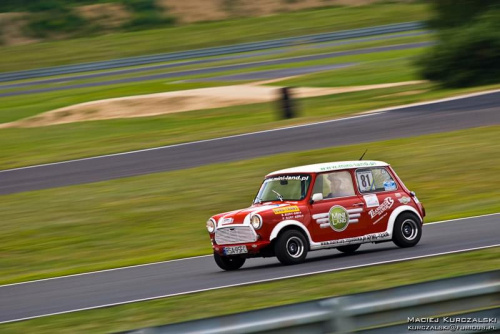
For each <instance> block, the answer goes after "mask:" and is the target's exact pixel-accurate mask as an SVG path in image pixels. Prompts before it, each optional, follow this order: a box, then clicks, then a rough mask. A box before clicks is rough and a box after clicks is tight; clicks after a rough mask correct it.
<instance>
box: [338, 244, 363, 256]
mask: <svg viewBox="0 0 500 334" xmlns="http://www.w3.org/2000/svg"><path fill="white" fill-rule="evenodd" d="M359 246H361V245H360V244H357V245H346V246H339V247H337V250H339V251H340V252H342V253H346V254H352V253H354V252H355V251H357V250H358V248H359Z"/></svg>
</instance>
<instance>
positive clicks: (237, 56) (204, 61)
mask: <svg viewBox="0 0 500 334" xmlns="http://www.w3.org/2000/svg"><path fill="white" fill-rule="evenodd" d="M425 34H428V32H426V31H415V32H407V33H401V34H391V35H382V36H375V37H367V38H357V39H350V40H345V41H337V42H328V43H319V44H310V45H302V46H300V49H301V50H303V49H319V48H328V47H333V46H340V45H348V44H354V43H362V42H370V41H380V40H388V39H394V38H401V37H412V36H419V35H425ZM292 48H293V50H294V51H297V50H298V49H297V46H293V47H287V48H281V49H272V50H266V51H260V52H252V53H239V54H233V55H227V56H220V57H210V58H202V59H195V60H185V61H177V62H175V63H168V64H160V65H148V66H141V67H136V68H125V69H121V70H120V69H113V70H106V71H101V72H97V73H91V74H73V75H66V76H64V77H57V78H50V79H38V80H30V81H23V82H16V83H10V84H0V90H2V89H12V88H22V87H30V86H36V85H46V84H54V83H59V82H64V83H67V82H71V81H75V80H87V79H98V78H104V77H110V76H113V75H124V74H134V73H141V72H147V71H158V70H167V69H171V68H176V67H182V66H192V65H202V64H210V63H215V62H220V61H227V60H237V59H248V58H255V57H261V56H268V55H274V54H280V53H285V52H290V51H291V49H292Z"/></svg>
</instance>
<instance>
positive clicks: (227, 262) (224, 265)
mask: <svg viewBox="0 0 500 334" xmlns="http://www.w3.org/2000/svg"><path fill="white" fill-rule="evenodd" d="M214 260H215V263H217V265H218V266H219V267H220V268H221V269H224V270H227V271H231V270H238V269H240V268H241V267H242V266H243V264H244V263H245V260H246V259H245V258H244V257H239V256H220V255H219V254H218V253H215V252H214Z"/></svg>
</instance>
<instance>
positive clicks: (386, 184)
mask: <svg viewBox="0 0 500 334" xmlns="http://www.w3.org/2000/svg"><path fill="white" fill-rule="evenodd" d="M384 190H385V191H390V190H396V182H394V181H393V180H388V181H385V182H384Z"/></svg>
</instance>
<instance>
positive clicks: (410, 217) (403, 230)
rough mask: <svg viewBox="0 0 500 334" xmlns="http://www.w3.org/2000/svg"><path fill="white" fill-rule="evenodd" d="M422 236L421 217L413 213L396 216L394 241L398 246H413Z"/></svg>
mask: <svg viewBox="0 0 500 334" xmlns="http://www.w3.org/2000/svg"><path fill="white" fill-rule="evenodd" d="M421 237H422V224H421V223H420V219H419V218H418V217H417V216H416V215H415V214H413V213H409V212H406V213H403V214H400V215H399V216H398V218H396V222H395V224H394V232H393V237H392V241H394V243H395V244H396V246H399V247H402V248H406V247H413V246H415V245H416V244H418V242H419V241H420V238H421Z"/></svg>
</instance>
